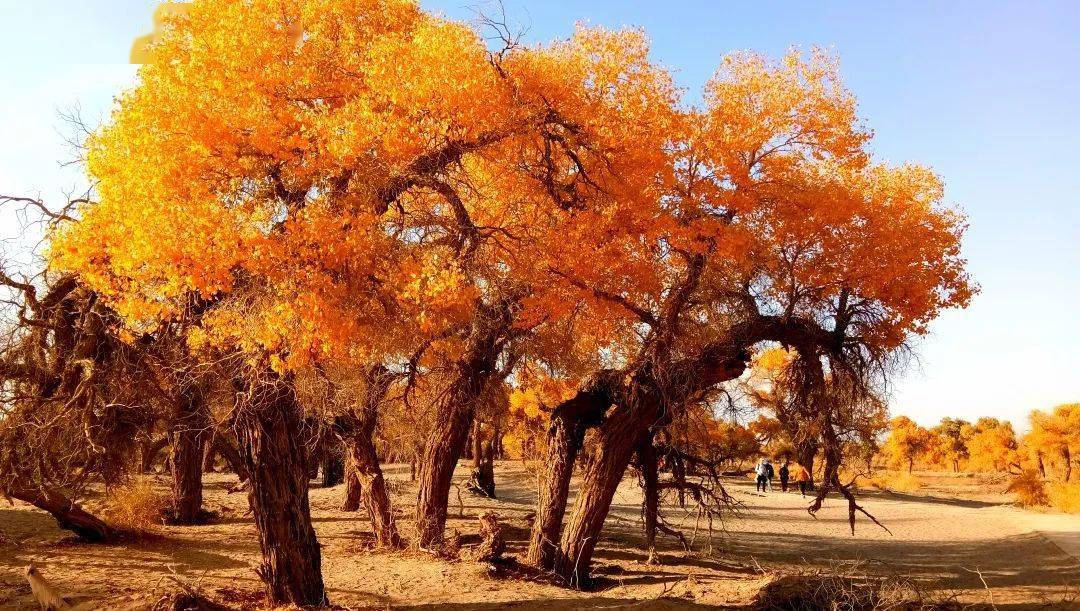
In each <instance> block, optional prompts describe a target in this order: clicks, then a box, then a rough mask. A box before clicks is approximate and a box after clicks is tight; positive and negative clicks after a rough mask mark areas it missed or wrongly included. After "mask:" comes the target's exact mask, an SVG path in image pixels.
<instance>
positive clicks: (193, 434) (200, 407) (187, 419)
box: [169, 386, 210, 524]
mask: <svg viewBox="0 0 1080 611" xmlns="http://www.w3.org/2000/svg"><path fill="white" fill-rule="evenodd" d="M209 430H210V419H209V414H208V413H207V411H206V400H205V398H204V396H203V394H202V392H201V390H200V389H198V388H195V387H193V386H189V387H187V388H184V389H183V390H182V392H181V393H180V397H178V399H177V405H176V414H175V417H174V420H173V426H172V435H171V437H172V446H171V448H170V453H169V457H170V461H169V462H170V464H171V466H172V476H173V478H172V509H171V515H170V516H169V518H170V521H171V522H172V523H174V524H195V523H196V522H198V521H199V516H200V513H201V512H202V503H203V489H202V488H203V487H202V474H203V471H202V467H203V444H204V442H205V441H206V437H207V435H208V432H209Z"/></svg>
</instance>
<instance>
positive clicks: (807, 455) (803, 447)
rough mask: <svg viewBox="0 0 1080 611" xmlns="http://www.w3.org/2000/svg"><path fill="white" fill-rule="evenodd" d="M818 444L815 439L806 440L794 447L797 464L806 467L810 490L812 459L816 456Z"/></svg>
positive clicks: (812, 481) (812, 471)
mask: <svg viewBox="0 0 1080 611" xmlns="http://www.w3.org/2000/svg"><path fill="white" fill-rule="evenodd" d="M817 453H818V444H817V442H816V441H813V440H807V441H803V442H802V443H800V444H797V445H796V447H795V456H796V457H797V458H798V461H799V464H800V465H802V466H803V467H804V468H805V469H806V473H807V475H809V476H810V481H809V482H808V485H809V487H810V489H811V490H813V489H814V459H815V458H817Z"/></svg>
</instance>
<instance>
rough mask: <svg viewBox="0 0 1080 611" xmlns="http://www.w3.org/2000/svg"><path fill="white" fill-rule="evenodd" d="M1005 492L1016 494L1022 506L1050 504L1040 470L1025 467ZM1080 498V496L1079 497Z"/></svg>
mask: <svg viewBox="0 0 1080 611" xmlns="http://www.w3.org/2000/svg"><path fill="white" fill-rule="evenodd" d="M1005 492H1011V493H1013V494H1015V495H1016V502H1017V504H1018V505H1020V506H1021V507H1038V506H1045V505H1049V504H1050V498H1049V497H1047V496H1046V486H1045V485H1044V484H1043V481H1042V477H1040V476H1039V474H1038V472H1036V471H1032V470H1029V469H1025V470H1024V471H1022V472H1021V473H1020V476H1019V477H1017V478H1016V479H1014V480H1013V481H1012V483H1011V484H1009V487H1008V488H1006V489H1005ZM1077 498H1078V499H1080V497H1077Z"/></svg>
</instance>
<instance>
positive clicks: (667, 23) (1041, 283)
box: [0, 0, 1080, 428]
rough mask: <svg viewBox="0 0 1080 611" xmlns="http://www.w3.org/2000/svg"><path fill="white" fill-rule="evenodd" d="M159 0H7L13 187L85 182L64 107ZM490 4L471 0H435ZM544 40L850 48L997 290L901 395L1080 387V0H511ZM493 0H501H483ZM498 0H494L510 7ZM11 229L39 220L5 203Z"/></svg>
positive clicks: (82, 99)
mask: <svg viewBox="0 0 1080 611" xmlns="http://www.w3.org/2000/svg"><path fill="white" fill-rule="evenodd" d="M155 4H156V3H155V2H152V1H150V0H100V1H95V2H86V1H84V0H33V1H17V0H0V40H2V41H3V47H2V50H0V77H2V79H3V85H4V88H3V89H4V91H3V95H0V134H3V137H4V143H3V146H0V193H4V194H31V195H41V196H43V197H45V198H46V199H50V200H53V201H59V200H60V198H62V197H63V196H64V192H65V191H70V190H72V189H75V188H77V187H79V186H82V185H83V184H85V181H84V180H83V179H82V177H81V175H80V172H79V170H78V169H77V168H64V169H61V168H59V167H58V165H57V162H58V161H62V160H65V159H68V158H70V154H69V153H68V152H67V151H66V150H65V148H64V140H63V138H62V137H61V136H62V134H64V133H65V129H66V128H65V125H64V123H63V121H61V120H60V119H59V116H58V110H65V109H68V108H70V107H72V106H73V105H75V104H78V105H79V106H81V108H82V112H83V115H84V117H85V118H86V119H88V120H89V121H90V122H98V121H100V120H102V118H103V117H104V116H106V115H107V111H108V108H109V106H110V104H111V101H112V98H113V96H114V95H115V94H116V93H117V92H119V91H120V90H121V89H122V88H123V87H125V86H127V85H129V84H130V83H131V82H132V80H133V75H134V69H133V67H132V66H129V65H127V64H126V63H125V62H126V61H127V58H128V51H129V49H130V46H131V41H132V40H133V39H134V38H135V37H137V36H139V35H142V34H145V33H147V32H149V30H150V27H151V13H152V10H153V6H154V5H155ZM422 4H423V5H424V6H425V7H427V8H430V9H434V10H438V11H441V12H443V13H445V14H446V15H448V16H450V17H458V18H471V17H472V16H474V15H475V7H476V6H477V4H476V2H474V1H472V0H425V1H424V2H422ZM505 4H506V9H507V13H508V15H509V16H510V18H511V20H512V21H516V22H518V23H520V24H521V25H523V26H526V27H527V28H528V33H527V37H526V38H527V40H530V41H544V40H549V39H552V38H556V37H564V36H566V35H567V34H569V32H570V31H571V30H572V28H573V24H574V22H575V21H586V22H588V23H591V24H596V25H605V26H609V27H621V26H641V27H643V28H645V29H646V31H647V32H648V33H649V35H650V37H651V39H652V41H653V56H654V58H655V59H656V60H657V61H659V62H661V63H663V64H665V65H667V66H668V67H670V68H671V69H673V70H674V71H675V74H676V77H677V79H678V82H679V83H680V84H681V85H682V86H684V87H685V88H686V89H687V99H688V100H689V101H690V102H693V101H695V100H696V99H697V98H698V91H699V90H700V87H701V85H702V83H704V82H705V80H707V79H708V78H709V76H710V75H711V74H712V72H713V70H714V68H715V67H716V66H717V65H718V62H719V60H720V58H721V57H722V56H723V55H724V54H725V53H727V52H729V51H732V50H737V49H753V50H756V51H760V52H764V53H767V54H771V55H774V56H775V55H779V54H781V53H783V52H784V51H785V50H786V49H787V48H788V47H790V46H792V45H797V46H801V47H809V46H812V45H818V46H822V47H826V48H829V49H831V50H832V51H833V52H835V53H837V54H838V55H839V56H840V59H841V62H842V70H843V74H844V77H845V80H846V82H847V85H848V86H849V87H850V88H851V89H852V90H853V91H854V92H855V93H856V95H857V96H858V97H859V100H860V108H861V113H862V115H863V116H864V117H865V118H866V119H867V121H868V122H869V124H870V126H871V127H873V128H874V129H875V131H876V134H877V137H876V139H875V141H874V149H875V151H876V153H877V155H878V156H879V158H881V159H884V160H890V161H894V162H901V161H907V160H912V161H919V162H922V163H926V164H929V165H931V166H933V167H934V168H935V169H936V170H937V171H938V172H939V173H940V174H941V175H942V176H944V178H945V180H946V183H947V198H948V200H949V201H950V202H951V203H953V204H955V205H957V206H959V207H961V208H962V209H963V210H964V211H966V212H967V214H968V215H969V217H970V222H971V229H970V231H969V233H968V236H967V240H966V243H965V252H966V255H967V257H968V258H969V259H970V269H971V271H972V273H973V274H974V275H975V278H976V279H977V280H978V281H979V283H980V284H981V285H982V294H980V295H979V296H978V297H976V299H975V301H974V303H973V304H972V306H971V307H970V308H969V309H968V310H966V311H963V312H949V313H946V314H945V315H944V316H942V317H941V319H940V320H938V321H937V322H936V323H935V324H934V325H933V333H932V335H931V336H929V337H927V338H926V339H924V340H922V341H921V342H920V343H919V351H918V352H919V362H918V363H915V364H913V365H912V367H911V368H910V370H909V371H908V372H907V373H906V374H905V375H904V376H903V377H902V378H900V379H899V380H898V381H897V383H896V386H895V389H894V395H893V400H892V406H893V410H894V412H897V413H905V414H908V415H911V416H912V417H914V418H915V419H916V420H918V421H919V422H921V423H923V424H930V423H933V422H936V421H937V420H938V419H939V418H941V417H942V416H946V415H948V416H958V417H964V418H976V417H978V416H980V415H993V416H998V417H1005V418H1009V419H1011V420H1013V421H1014V423H1016V424H1017V425H1019V426H1020V427H1021V428H1023V426H1024V422H1023V421H1024V420H1025V418H1026V414H1027V412H1028V411H1030V410H1031V409H1034V408H1048V407H1052V406H1053V405H1055V404H1057V403H1061V402H1065V401H1080V358H1078V357H1077V353H1078V347H1080V315H1078V304H1080V244H1078V241H1080V154H1078V149H1077V147H1078V145H1080V118H1078V115H1077V113H1078V112H1080V3H1075V2H1068V1H1062V2H1019V1H1018V2H1011V3H1002V2H904V3H899V2H865V1H850V2H779V1H778V2H721V1H701V2H690V1H681V0H666V1H663V2H657V1H648V2H644V1H640V2H633V1H625V0H624V1H615V0H607V1H592V2H570V1H553V0H506V2H505ZM481 6H483V5H481ZM495 8H496V6H495V5H487V10H488V11H489V12H491V11H492V10H494V9H495ZM0 237H2V238H4V240H5V241H4V242H3V244H0V249H2V251H3V256H4V257H5V258H7V259H12V258H13V257H15V258H17V257H18V255H19V252H20V250H21V249H24V248H25V245H26V244H27V243H33V242H34V238H35V237H36V236H34V235H32V234H28V235H20V232H19V224H18V223H17V219H15V218H14V216H13V215H12V214H11V213H10V212H6V213H0Z"/></svg>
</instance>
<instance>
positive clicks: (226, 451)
mask: <svg viewBox="0 0 1080 611" xmlns="http://www.w3.org/2000/svg"><path fill="white" fill-rule="evenodd" d="M214 448H215V449H216V450H217V453H218V454H220V455H221V457H222V458H224V459H225V462H227V463H229V468H231V469H232V470H233V473H235V474H236V477H237V478H239V479H240V481H241V482H244V481H247V479H248V476H249V473H248V468H247V465H245V464H244V458H243V457H242V456H240V450H238V449H237V448H236V446H235V445H233V442H232V441H230V440H229V439H228V438H227V437H226V436H225V435H224V434H222V433H218V435H217V436H216V437H215V438H214Z"/></svg>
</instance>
